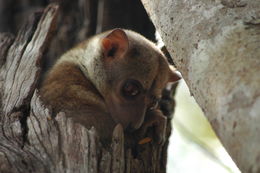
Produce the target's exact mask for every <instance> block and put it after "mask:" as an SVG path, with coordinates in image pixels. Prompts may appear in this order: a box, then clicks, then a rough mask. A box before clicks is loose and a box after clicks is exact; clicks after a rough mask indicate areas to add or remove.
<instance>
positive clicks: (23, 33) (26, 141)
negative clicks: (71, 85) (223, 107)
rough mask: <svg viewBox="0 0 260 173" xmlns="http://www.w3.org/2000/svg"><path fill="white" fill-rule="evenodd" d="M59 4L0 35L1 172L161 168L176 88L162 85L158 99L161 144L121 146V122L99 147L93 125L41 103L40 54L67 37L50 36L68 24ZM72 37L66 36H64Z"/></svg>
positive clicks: (50, 55) (51, 53)
mask: <svg viewBox="0 0 260 173" xmlns="http://www.w3.org/2000/svg"><path fill="white" fill-rule="evenodd" d="M1 2H2V3H3V2H4V1H1ZM79 2H83V1H79ZM84 2H88V1H84ZM89 2H92V1H89ZM27 5H28V4H27ZM64 8H65V7H64V4H63V5H61V7H60V8H59V5H57V4H50V5H49V6H48V7H47V8H46V9H45V10H44V11H43V12H41V11H39V10H38V11H39V12H37V13H34V14H33V16H32V17H31V18H29V19H27V20H28V21H27V22H26V23H25V24H24V25H23V27H22V28H21V29H20V31H19V32H18V34H17V36H16V37H15V39H14V37H13V36H12V35H11V34H6V33H5V34H1V35H0V68H1V69H0V82H1V84H0V91H1V92H0V96H1V97H0V98H1V109H0V111H1V114H0V172H1V173H9V172H12V173H16V172H22V173H26V172H37V173H41V172H42V173H46V172H53V173H54V172H55V173H56V172H61V173H64V172H68V173H69V172H73V173H74V172H92V173H97V172H107V173H109V172H113V173H116V172H127V173H130V172H133V173H138V172H154V173H160V172H166V158H167V146H168V137H169V135H170V133H171V124H170V120H171V118H172V117H171V113H172V112H173V108H174V101H173V99H172V97H171V95H172V92H173V91H174V89H175V88H173V90H171V91H167V90H165V91H164V93H163V99H162V101H161V102H160V106H161V109H162V111H163V112H164V114H165V115H166V116H167V117H168V120H169V121H168V126H167V134H166V135H167V141H166V143H165V144H164V145H160V146H159V145H157V144H154V143H153V142H148V143H145V144H138V145H137V146H136V147H135V148H126V147H125V146H124V132H123V130H122V127H121V125H117V126H116V128H115V129H114V132H113V137H112V143H111V146H110V147H108V148H107V147H103V146H102V145H101V143H100V141H99V137H98V134H97V133H96V131H95V129H94V128H92V129H86V128H85V127H84V126H82V125H80V124H77V123H74V122H73V121H72V120H71V119H70V118H67V117H66V115H65V114H64V113H62V112H61V113H59V114H57V115H56V116H54V117H53V116H52V112H51V109H49V108H47V107H46V105H43V103H42V101H41V98H40V96H39V95H38V90H37V85H38V84H39V82H40V78H41V76H42V68H41V67H42V63H43V62H44V61H46V60H44V59H46V58H53V56H54V55H58V54H60V53H61V52H62V51H61V50H60V49H59V48H57V47H52V46H49V45H58V44H57V43H58V42H60V41H61V39H62V38H63V39H64V38H66V37H61V36H60V35H59V34H57V35H58V36H57V35H55V36H54V33H59V31H58V32H57V31H56V27H57V28H58V29H61V28H66V27H68V26H69V25H66V26H64V25H62V24H61V23H62V22H64V21H63V20H64V19H63V18H62V19H60V17H61V16H62V14H65V11H63V10H64ZM65 9H66V8H65ZM94 9H95V6H94ZM94 11H95V10H94ZM72 16H74V15H72ZM72 16H70V17H71V18H69V17H68V18H69V19H68V18H67V22H68V21H71V20H72V19H73V18H72ZM63 17H64V16H63ZM85 17H86V16H85ZM88 17H89V16H88ZM0 18H1V17H0ZM85 19H86V18H85ZM93 20H94V19H93ZM61 21H62V22H61ZM0 22H1V21H0ZM5 22H6V21H5ZM59 22H61V23H59ZM64 23H65V22H64ZM64 23H63V24H64ZM83 23H84V22H83ZM84 27H85V26H84V25H83V26H81V27H79V28H77V29H76V30H74V31H73V33H74V34H75V35H76V33H77V34H79V35H80V33H81V32H78V31H79V30H81V29H84ZM91 27H96V26H92V25H91ZM5 28H8V27H7V26H6V27H5ZM88 29H89V28H88ZM88 29H87V28H85V30H84V31H82V30H81V31H82V32H83V33H84V34H83V35H84V37H85V36H86V35H88V34H86V33H89V32H90V33H92V29H89V30H91V31H89V32H88V31H86V30H88ZM94 30H95V29H94ZM65 31H66V32H65ZM65 31H64V30H62V29H61V32H60V33H63V34H64V33H67V30H66V29H65ZM79 35H78V36H79ZM90 35H91V34H90ZM79 38H80V39H83V38H82V37H79ZM71 39H72V38H71V37H68V41H71ZM74 39H75V38H74ZM51 40H52V41H51ZM77 41H79V40H77ZM72 42H74V41H72ZM71 44H72V43H70V44H67V45H66V47H69V46H71ZM55 49H56V51H55ZM46 52H47V53H46ZM43 58H44V59H43Z"/></svg>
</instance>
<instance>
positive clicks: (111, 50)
mask: <svg viewBox="0 0 260 173" xmlns="http://www.w3.org/2000/svg"><path fill="white" fill-rule="evenodd" d="M102 48H103V53H104V55H105V57H114V58H121V57H123V56H124V55H125V53H126V52H127V50H128V38H127V35H126V33H125V31H123V30H122V29H114V30H113V31H112V32H110V33H109V34H108V35H107V36H106V37H105V38H103V39H102Z"/></svg>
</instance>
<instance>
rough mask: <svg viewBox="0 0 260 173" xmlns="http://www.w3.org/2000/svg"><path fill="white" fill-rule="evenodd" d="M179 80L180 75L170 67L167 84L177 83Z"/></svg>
mask: <svg viewBox="0 0 260 173" xmlns="http://www.w3.org/2000/svg"><path fill="white" fill-rule="evenodd" d="M181 78H182V77H181V73H180V72H179V71H177V70H176V69H175V68H174V67H173V66H171V65H170V72H169V78H168V82H177V81H178V80H180V79H181Z"/></svg>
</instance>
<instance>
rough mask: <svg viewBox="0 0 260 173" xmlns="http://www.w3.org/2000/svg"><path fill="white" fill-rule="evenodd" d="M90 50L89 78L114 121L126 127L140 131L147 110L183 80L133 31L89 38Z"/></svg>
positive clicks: (144, 39) (109, 33)
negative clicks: (170, 83)
mask: <svg viewBox="0 0 260 173" xmlns="http://www.w3.org/2000/svg"><path fill="white" fill-rule="evenodd" d="M96 44H98V47H96V46H95V45H96ZM94 49H95V50H94ZM90 50H92V52H94V53H93V56H92V58H88V57H86V58H87V60H84V61H85V64H86V66H87V72H86V75H87V76H88V77H89V78H90V80H91V81H92V82H93V84H94V85H95V86H96V88H97V89H98V90H99V92H100V93H101V95H102V96H103V98H104V101H105V104H106V106H107V110H108V111H109V113H110V114H111V116H112V118H113V119H114V121H115V122H117V123H121V124H122V125H123V127H124V128H128V127H129V128H131V129H138V128H139V127H140V126H141V125H142V123H143V121H144V117H145V113H146V111H147V110H149V109H154V108H155V107H156V104H157V102H158V100H159V99H160V97H161V92H162V89H163V88H164V87H165V86H166V84H167V83H168V82H175V81H177V80H179V79H180V76H179V75H178V73H177V72H176V71H174V70H173V69H171V68H170V66H169V64H168V62H167V61H166V58H165V57H164V55H163V54H162V52H161V51H160V49H158V48H157V47H156V46H155V45H154V44H153V43H152V42H150V41H149V40H147V39H146V38H144V37H143V36H141V35H139V34H137V33H135V32H133V31H129V30H122V29H115V30H112V31H109V32H105V33H102V34H100V35H98V37H94V38H93V39H90V41H89V43H88V46H87V48H86V51H90Z"/></svg>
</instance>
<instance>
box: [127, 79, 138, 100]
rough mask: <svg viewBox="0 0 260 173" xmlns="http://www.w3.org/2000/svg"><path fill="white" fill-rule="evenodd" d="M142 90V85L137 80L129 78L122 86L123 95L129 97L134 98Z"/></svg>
mask: <svg viewBox="0 0 260 173" xmlns="http://www.w3.org/2000/svg"><path fill="white" fill-rule="evenodd" d="M141 91H142V85H141V84H140V82H138V81H136V80H127V81H126V82H125V83H124V85H123V87H122V95H123V96H124V97H125V98H127V99H133V98H134V97H136V96H138V95H139V94H140V93H141Z"/></svg>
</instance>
